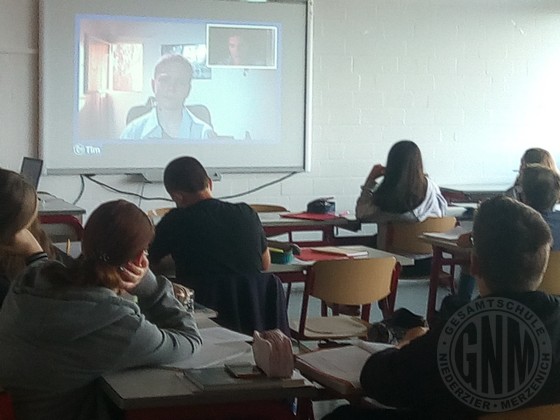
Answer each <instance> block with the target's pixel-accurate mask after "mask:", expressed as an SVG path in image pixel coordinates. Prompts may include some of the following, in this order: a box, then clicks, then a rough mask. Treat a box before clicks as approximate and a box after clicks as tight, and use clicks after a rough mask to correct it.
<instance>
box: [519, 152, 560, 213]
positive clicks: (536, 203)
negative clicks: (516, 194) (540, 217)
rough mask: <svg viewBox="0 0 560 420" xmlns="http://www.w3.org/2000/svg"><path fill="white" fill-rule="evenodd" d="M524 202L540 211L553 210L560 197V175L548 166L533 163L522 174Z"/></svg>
mask: <svg viewBox="0 0 560 420" xmlns="http://www.w3.org/2000/svg"><path fill="white" fill-rule="evenodd" d="M521 189H522V193H521V196H522V198H523V202H524V203H525V204H527V205H529V206H531V207H533V208H534V209H535V210H537V211H538V212H540V213H544V212H546V211H550V210H552V208H553V207H554V205H555V204H556V202H557V201H558V199H559V198H560V175H558V173H557V172H555V171H553V170H552V169H550V168H548V167H547V166H544V165H540V164H536V163H532V164H529V165H527V167H526V168H525V169H523V173H522V174H521Z"/></svg>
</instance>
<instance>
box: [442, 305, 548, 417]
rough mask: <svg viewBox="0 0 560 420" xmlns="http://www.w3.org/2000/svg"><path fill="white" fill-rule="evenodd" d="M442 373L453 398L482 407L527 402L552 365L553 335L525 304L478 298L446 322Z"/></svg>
mask: <svg viewBox="0 0 560 420" xmlns="http://www.w3.org/2000/svg"><path fill="white" fill-rule="evenodd" d="M437 362H438V367H439V372H440V375H441V378H442V380H443V382H444V384H445V385H446V386H447V388H448V389H449V391H450V392H451V393H452V394H453V396H454V397H455V398H457V399H458V400H459V401H461V402H462V403H463V404H465V405H467V406H470V407H472V408H474V409H476V410H479V411H487V412H498V411H507V410H513V409H515V408H517V407H520V406H522V405H525V404H526V403H527V402H528V401H529V400H531V399H532V398H533V397H534V396H535V395H536V394H537V392H538V391H539V390H540V389H541V388H542V386H543V385H544V383H545V382H546V379H547V377H548V374H549V373H550V370H551V368H552V344H551V340H550V336H549V335H548V332H547V330H546V328H545V326H544V324H543V323H542V321H541V320H540V319H539V317H538V316H537V315H536V314H535V313H534V312H533V311H531V310H530V309H529V308H527V307H526V306H525V305H523V304H522V303H519V302H516V301H514V300H511V299H507V298H501V297H486V298H481V299H476V300H474V301H472V302H470V303H469V304H468V305H465V306H463V307H462V308H461V309H459V310H458V311H457V312H455V313H454V314H453V316H452V317H451V318H450V319H449V320H448V321H447V322H446V324H445V327H444V328H443V331H442V333H441V335H440V337H439V342H438V349H437Z"/></svg>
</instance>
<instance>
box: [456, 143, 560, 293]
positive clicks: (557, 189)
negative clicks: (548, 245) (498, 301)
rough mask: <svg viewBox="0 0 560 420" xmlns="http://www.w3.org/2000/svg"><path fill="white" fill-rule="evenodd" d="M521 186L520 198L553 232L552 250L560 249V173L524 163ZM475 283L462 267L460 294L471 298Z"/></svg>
mask: <svg viewBox="0 0 560 420" xmlns="http://www.w3.org/2000/svg"><path fill="white" fill-rule="evenodd" d="M539 150H541V149H539ZM519 187H520V188H519V190H518V197H519V198H518V199H519V200H521V201H522V202H524V203H525V204H527V205H528V206H530V207H532V208H534V209H535V210H537V211H538V212H539V213H540V214H541V215H542V216H543V218H544V220H545V221H546V223H548V226H549V227H550V231H551V232H552V240H553V241H552V250H553V251H558V250H560V212H558V211H554V206H555V204H556V203H557V202H558V199H559V198H560V175H559V174H558V172H557V171H555V170H553V169H550V168H549V167H548V166H546V165H541V164H537V163H531V164H528V165H524V166H523V171H522V173H521V175H520V179H519ZM474 283H475V279H474V278H473V277H472V276H470V275H468V271H467V270H465V268H463V267H461V277H460V279H459V290H458V294H459V296H461V297H463V298H465V299H470V298H471V295H472V292H473V290H474Z"/></svg>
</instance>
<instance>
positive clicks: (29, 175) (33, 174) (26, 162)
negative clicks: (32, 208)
mask: <svg viewBox="0 0 560 420" xmlns="http://www.w3.org/2000/svg"><path fill="white" fill-rule="evenodd" d="M42 169H43V161H42V160H41V159H35V158H30V157H24V158H23V161H22V162H21V169H20V171H19V173H20V174H21V176H23V177H24V178H25V180H26V181H27V182H29V183H30V184H31V185H33V187H34V188H35V189H37V187H38V186H39V178H41V171H42Z"/></svg>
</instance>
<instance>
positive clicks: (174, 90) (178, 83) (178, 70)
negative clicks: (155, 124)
mask: <svg viewBox="0 0 560 420" xmlns="http://www.w3.org/2000/svg"><path fill="white" fill-rule="evenodd" d="M152 88H153V91H154V95H155V97H156V101H157V104H158V107H159V108H162V109H178V108H182V107H183V102H184V101H185V99H186V98H187V96H189V92H190V90H191V75H190V73H189V72H188V71H187V69H186V68H185V66H183V65H181V64H180V63H166V64H165V65H163V66H161V69H160V72H159V73H157V74H156V76H155V78H154V80H153V81H152Z"/></svg>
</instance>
